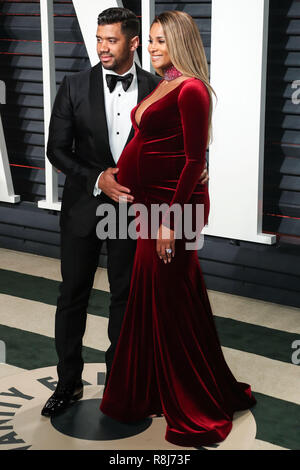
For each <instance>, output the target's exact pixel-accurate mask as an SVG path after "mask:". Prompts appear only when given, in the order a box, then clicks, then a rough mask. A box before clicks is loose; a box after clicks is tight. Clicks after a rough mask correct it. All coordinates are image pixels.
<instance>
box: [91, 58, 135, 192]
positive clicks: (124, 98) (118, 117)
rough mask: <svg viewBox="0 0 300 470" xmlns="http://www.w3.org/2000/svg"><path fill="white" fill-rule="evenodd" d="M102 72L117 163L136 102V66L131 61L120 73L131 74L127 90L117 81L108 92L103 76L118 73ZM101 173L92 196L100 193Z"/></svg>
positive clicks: (108, 122) (109, 133)
mask: <svg viewBox="0 0 300 470" xmlns="http://www.w3.org/2000/svg"><path fill="white" fill-rule="evenodd" d="M102 72H103V91H104V103H105V115H106V122H107V128H108V137H109V145H110V150H111V153H112V156H113V158H114V161H115V163H116V164H117V162H118V160H119V157H120V155H121V153H122V151H123V148H124V147H125V144H126V142H127V139H128V136H129V133H130V131H131V126H132V124H131V119H130V112H131V110H132V109H133V108H134V107H135V105H136V104H137V98H138V85H137V74H136V67H135V63H133V65H132V67H131V68H130V69H129V70H127V72H125V73H123V74H122V75H121V76H124V75H127V74H128V73H132V74H133V79H132V82H131V84H130V87H129V88H128V90H127V91H124V90H123V86H122V82H119V81H118V82H117V84H116V87H115V89H114V90H113V91H112V92H111V93H110V91H109V88H108V86H107V82H106V78H105V77H106V75H107V74H111V75H119V74H117V73H116V72H113V71H112V70H106V69H105V68H104V67H102ZM100 132H101V131H100ZM102 173H103V171H101V173H100V175H99V176H98V178H97V181H96V184H95V187H94V191H93V194H94V196H98V195H99V194H100V193H101V189H100V188H99V187H98V181H99V178H100V176H101V174H102Z"/></svg>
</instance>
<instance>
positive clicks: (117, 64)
mask: <svg viewBox="0 0 300 470" xmlns="http://www.w3.org/2000/svg"><path fill="white" fill-rule="evenodd" d="M103 55H105V54H103ZM110 57H112V58H114V56H113V55H111V56H110ZM129 58H130V51H128V53H127V54H126V53H124V54H123V55H122V57H120V58H119V59H116V58H114V60H113V62H112V64H110V65H108V64H105V63H103V62H102V61H101V56H100V61H101V63H102V66H103V68H104V69H106V70H112V71H113V72H116V71H117V70H118V69H120V68H121V67H122V65H123V64H124V63H126V62H128V60H129Z"/></svg>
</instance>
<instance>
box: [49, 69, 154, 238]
mask: <svg viewBox="0 0 300 470" xmlns="http://www.w3.org/2000/svg"><path fill="white" fill-rule="evenodd" d="M160 80H161V78H160V77H157V76H155V75H153V74H151V73H149V72H146V71H145V70H142V69H141V68H140V67H138V66H137V81H138V102H140V101H141V100H142V99H143V98H144V97H145V96H147V95H148V94H149V93H150V92H151V91H152V90H153V89H154V88H155V87H156V86H157V84H158V82H159V81H160ZM128 112H130V110H128ZM133 135H134V130H133V128H131V131H130V134H129V136H128V140H127V143H128V142H129V141H130V140H131V139H132V137H133ZM47 157H48V159H49V160H50V162H51V163H52V164H53V165H54V166H55V168H57V169H58V170H60V171H62V172H63V173H65V175H66V180H65V185H64V189H63V196H62V205H61V214H60V226H61V229H63V228H64V227H67V228H68V230H71V231H72V233H73V234H74V235H77V236H86V235H88V234H89V233H90V232H91V231H92V230H94V229H95V227H96V224H97V217H96V208H97V206H98V205H99V204H100V203H101V202H110V203H112V204H116V203H115V202H114V201H113V200H112V199H110V198H108V197H107V196H106V195H105V194H104V193H103V192H102V193H101V194H100V195H99V196H96V197H95V196H94V195H93V190H94V186H95V183H96V180H97V178H98V176H99V173H100V172H101V171H103V170H106V169H107V168H108V167H115V166H116V164H115V161H114V159H113V157H112V154H111V151H110V146H109V138H108V130H107V122H106V116H105V106H104V92H103V79H102V65H101V63H100V62H99V63H98V64H97V65H95V66H94V67H92V68H90V69H88V70H84V71H82V72H79V73H76V74H74V75H70V76H65V77H64V79H63V81H62V83H61V85H60V87H59V90H58V92H57V95H56V98H55V102H54V105H53V109H52V114H51V119H50V125H49V138H48V143H47Z"/></svg>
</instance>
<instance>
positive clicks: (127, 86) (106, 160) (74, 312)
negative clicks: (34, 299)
mask: <svg viewBox="0 0 300 470" xmlns="http://www.w3.org/2000/svg"><path fill="white" fill-rule="evenodd" d="M96 36H97V52H98V55H99V59H100V62H99V63H98V64H97V65H96V66H94V67H92V68H90V69H88V70H85V71H82V72H79V73H76V74H74V75H71V76H65V77H64V79H63V81H62V83H61V85H60V88H59V90H58V92H57V96H56V99H55V102H54V106H53V110H52V115H51V121H50V126H49V140H48V144H47V157H48V159H49V160H50V162H51V163H52V164H53V165H54V166H55V167H56V168H57V169H59V170H61V171H62V172H63V173H65V175H66V180H65V185H64V190H63V196H62V206H61V215H60V228H61V273H62V283H61V284H60V296H59V297H58V301H57V310H56V317H55V344H56V350H57V354H58V358H59V362H58V366H57V372H58V379H59V380H58V384H57V388H56V391H55V392H54V394H53V395H52V396H51V397H50V398H49V400H48V401H47V402H46V404H45V406H44V408H43V410H42V414H43V415H44V416H51V415H54V414H56V413H57V412H59V411H61V410H62V409H64V408H66V407H67V406H68V405H69V403H70V402H71V401H73V400H76V399H79V398H81V397H82V394H83V384H82V381H81V374H82V370H83V360H82V356H81V350H82V338H83V335H84V331H85V325H86V317H87V315H86V311H87V305H88V301H89V296H90V292H91V289H92V286H93V282H94V275H95V272H96V269H97V266H98V260H99V254H100V251H101V246H102V243H103V240H101V239H99V238H98V237H97V234H96V225H97V223H98V221H99V217H98V216H96V209H97V207H98V205H99V204H101V203H110V204H114V205H115V207H116V209H118V205H119V202H118V201H119V197H121V196H122V197H124V198H126V199H127V201H128V202H129V203H130V202H133V198H132V196H131V195H130V188H125V187H123V186H121V185H119V184H118V183H117V181H116V178H115V175H116V174H117V171H118V169H117V168H115V167H116V163H117V160H118V158H119V156H120V154H121V152H122V148H123V147H124V146H125V145H126V143H127V142H129V140H130V139H131V138H132V137H133V134H134V131H133V128H132V126H131V122H130V110H131V109H132V108H133V107H134V106H135V105H136V104H137V103H138V102H139V101H141V100H142V99H143V98H144V97H145V96H147V95H148V94H149V93H150V92H151V91H152V90H153V89H154V88H155V87H156V86H157V84H158V82H159V81H160V77H156V76H155V75H153V74H151V73H149V72H146V71H144V70H142V69H141V68H140V67H139V66H138V65H136V64H135V63H134V61H133V59H134V52H135V50H136V49H137V47H138V44H139V20H138V19H137V17H136V16H135V15H134V13H132V12H131V11H130V10H127V9H124V8H110V9H108V10H105V11H103V12H102V13H101V14H100V15H99V17H98V28H97V35H96ZM203 176H204V175H203ZM204 177H205V176H204ZM117 233H118V230H117ZM135 249H136V241H135V240H133V239H131V238H127V239H107V256H108V262H107V271H108V279H109V285H110V292H111V303H110V309H109V323H108V336H109V340H110V343H111V344H110V347H109V348H108V350H107V351H106V354H105V361H106V368H107V374H106V383H107V379H108V376H109V372H110V368H111V365H112V361H113V355H114V352H115V349H116V345H117V341H118V338H119V334H120V331H121V325H122V320H123V316H124V313H125V308H126V303H127V299H128V294H129V287H130V278H131V271H132V266H133V258H134V253H135Z"/></svg>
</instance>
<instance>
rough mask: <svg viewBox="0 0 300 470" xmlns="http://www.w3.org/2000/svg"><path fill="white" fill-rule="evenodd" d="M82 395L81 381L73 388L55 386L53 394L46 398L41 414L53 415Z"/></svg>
mask: <svg viewBox="0 0 300 470" xmlns="http://www.w3.org/2000/svg"><path fill="white" fill-rule="evenodd" d="M82 397H83V383H82V382H81V381H80V382H78V383H77V384H76V385H75V388H73V389H69V388H62V387H57V388H56V390H55V392H54V393H53V395H51V397H50V398H49V399H48V400H47V402H46V404H45V406H44V408H43V409H42V411H41V414H42V415H43V416H47V417H50V416H54V415H56V414H58V413H60V412H61V411H63V410H64V409H66V408H67V407H68V406H69V405H70V404H71V403H72V402H74V401H77V400H80V398H82Z"/></svg>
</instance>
